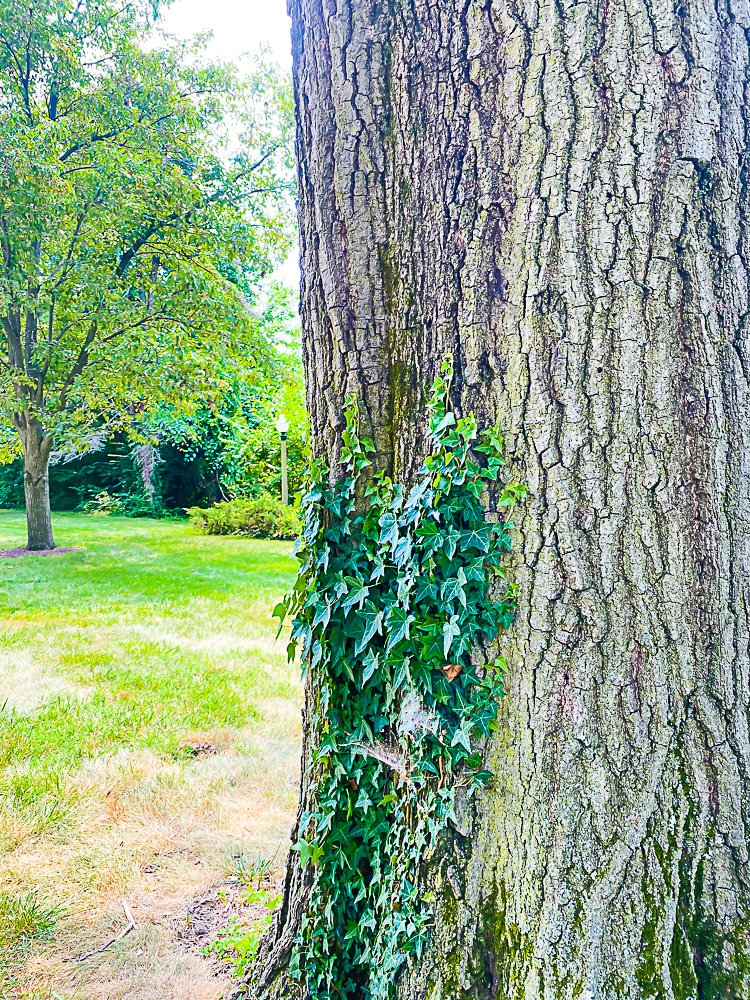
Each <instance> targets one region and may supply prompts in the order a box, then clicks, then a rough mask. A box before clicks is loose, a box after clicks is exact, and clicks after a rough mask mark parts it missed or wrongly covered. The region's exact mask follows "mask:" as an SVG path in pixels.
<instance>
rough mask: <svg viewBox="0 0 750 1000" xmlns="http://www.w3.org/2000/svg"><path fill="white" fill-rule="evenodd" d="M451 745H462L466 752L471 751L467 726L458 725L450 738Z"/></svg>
mask: <svg viewBox="0 0 750 1000" xmlns="http://www.w3.org/2000/svg"><path fill="white" fill-rule="evenodd" d="M451 746H452V747H457V746H462V747H463V748H464V750H465V751H466V752H467V753H471V736H470V730H469V727H468V726H466V727H463V726H459V728H458V729H457V730H456V731H455V733H454V734H453V739H452V740H451Z"/></svg>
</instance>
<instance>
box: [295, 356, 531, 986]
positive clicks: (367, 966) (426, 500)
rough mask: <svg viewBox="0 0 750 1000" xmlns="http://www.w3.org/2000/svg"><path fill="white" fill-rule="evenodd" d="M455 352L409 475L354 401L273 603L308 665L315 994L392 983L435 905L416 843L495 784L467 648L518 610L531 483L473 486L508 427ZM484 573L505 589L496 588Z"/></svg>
mask: <svg viewBox="0 0 750 1000" xmlns="http://www.w3.org/2000/svg"><path fill="white" fill-rule="evenodd" d="M450 370H451V365H450V363H445V364H444V366H443V374H442V376H441V377H440V378H439V379H437V380H436V382H435V385H434V391H433V395H432V398H431V401H430V404H429V406H430V435H431V439H432V442H433V449H432V453H431V454H430V455H429V457H428V458H427V459H426V461H425V463H424V466H423V468H422V470H421V472H420V474H419V476H418V477H417V480H416V483H415V485H414V486H413V488H411V489H410V490H407V489H405V488H404V486H403V485H400V484H398V483H393V482H392V481H391V480H390V479H388V478H387V477H386V476H385V475H384V474H383V473H381V472H374V471H373V459H372V456H373V452H374V449H373V444H372V441H370V440H368V439H366V438H364V439H360V438H359V436H358V432H357V410H356V406H355V405H354V404H350V405H349V406H348V408H347V411H346V430H345V431H344V433H343V450H342V455H341V462H342V465H343V467H344V470H345V473H346V474H345V475H344V477H343V478H341V479H339V480H338V481H336V482H332V481H331V477H330V474H329V471H328V469H327V468H326V467H325V466H324V465H323V464H322V463H318V464H317V465H316V467H315V470H314V476H313V483H312V486H311V488H310V490H309V492H308V493H307V495H306V496H305V497H304V499H303V510H304V517H305V525H304V532H303V536H302V539H301V541H300V543H299V545H298V558H299V560H300V571H299V575H298V578H297V581H296V583H295V586H294V589H293V591H292V593H291V594H290V595H289V596H288V597H287V598H286V600H285V601H284V602H282V604H281V605H279V606H278V608H277V609H276V614H277V615H278V616H279V617H280V618H281V620H282V624H283V621H284V619H285V617H286V616H287V615H292V616H293V617H294V620H293V625H292V634H291V641H290V646H289V653H290V657H293V656H294V655H295V653H296V651H297V648H298V647H300V652H301V657H302V663H303V665H304V669H306V670H307V671H310V672H312V674H313V675H314V676H313V678H312V680H313V691H314V692H315V716H314V719H313V726H314V728H315V732H316V737H317V741H316V750H315V753H314V758H313V760H312V762H311V766H312V782H313V785H312V803H313V804H312V808H311V810H310V811H309V812H308V813H306V814H305V815H303V817H302V819H301V824H300V834H299V840H298V842H297V843H296V844H295V845H294V847H293V849H294V850H297V851H299V854H300V860H301V863H302V865H303V866H307V865H311V866H312V869H311V878H312V886H311V893H310V898H309V904H308V907H307V912H306V914H305V916H304V918H303V922H302V927H301V930H300V933H299V935H298V938H297V941H296V948H295V953H294V957H293V961H292V975H294V976H295V977H297V978H299V979H301V980H302V981H303V983H304V987H305V996H306V997H309V998H310V1000H332V998H334V997H335V998H356V1000H388V998H389V997H391V996H392V993H393V988H394V981H395V977H396V973H397V972H398V970H399V969H400V967H401V966H402V965H403V963H404V962H405V961H406V960H407V959H408V958H409V957H410V956H419V955H420V954H421V953H422V951H423V949H424V947H425V944H426V942H427V939H428V936H429V930H430V925H431V922H432V918H433V899H432V898H431V896H430V894H429V893H428V892H426V891H424V888H423V886H421V885H420V872H421V871H422V867H423V864H422V863H423V862H424V860H425V858H426V857H427V856H428V855H429V854H430V852H431V851H432V850H434V848H435V846H436V844H437V843H438V839H439V836H440V834H441V832H443V831H444V829H445V827H446V825H447V824H448V822H449V821H451V820H454V821H455V819H456V814H455V810H456V793H457V790H458V789H459V788H460V787H463V788H464V790H465V792H466V793H468V794H469V795H471V794H472V793H473V792H474V791H475V790H476V789H478V788H481V787H483V786H485V785H486V784H487V782H488V781H489V779H490V777H491V775H490V773H489V772H488V771H487V770H486V769H485V768H484V763H483V757H482V752H481V748H482V745H483V742H484V741H485V739H486V738H487V736H488V735H489V733H490V732H491V730H492V729H493V726H494V724H495V720H496V716H497V703H498V699H499V698H500V696H501V695H502V692H503V674H504V670H505V662H504V660H503V658H502V657H500V658H499V659H497V660H495V661H494V662H493V663H490V664H484V665H483V666H478V665H477V664H476V663H475V662H474V661H473V658H472V651H473V650H474V651H476V649H477V647H478V646H480V645H486V644H490V643H492V642H493V640H495V639H496V638H497V636H498V634H499V633H500V632H501V631H502V630H504V629H507V628H508V626H509V625H510V623H511V621H512V619H513V615H514V611H515V603H516V588H515V586H514V584H513V583H511V582H509V581H508V580H507V579H506V576H505V569H504V565H503V563H504V561H505V555H506V553H507V552H508V551H509V550H510V548H511V534H510V532H511V528H512V522H511V520H510V517H511V514H512V511H513V508H514V506H515V504H516V503H517V502H518V501H519V500H520V499H521V497H522V496H523V493H524V490H523V487H522V486H520V485H517V484H512V483H511V484H508V485H505V486H504V488H502V490H501V495H500V497H499V500H498V507H499V509H500V510H501V512H502V517H501V518H500V519H499V521H498V522H497V523H488V522H487V521H486V519H485V511H484V505H483V494H484V493H485V490H486V488H487V487H488V486H489V485H491V484H495V483H497V482H498V481H499V480H500V477H501V473H502V469H503V466H504V461H503V455H502V447H503V441H502V436H501V434H500V432H499V431H498V430H497V429H496V428H493V429H489V430H485V431H483V432H481V433H478V431H477V424H476V421H475V419H474V417H473V416H467V417H463V418H461V419H457V418H456V416H455V414H454V413H453V412H452V411H451V409H450V404H449V388H450V386H449V379H450ZM497 581H499V584H497V585H496V586H495V587H494V588H493V589H495V590H498V589H499V590H500V592H501V593H500V596H499V597H498V598H494V597H493V596H492V595H491V593H490V589H491V583H496V582H497Z"/></svg>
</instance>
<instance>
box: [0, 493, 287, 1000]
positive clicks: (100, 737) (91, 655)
mask: <svg viewBox="0 0 750 1000" xmlns="http://www.w3.org/2000/svg"><path fill="white" fill-rule="evenodd" d="M55 528H56V535H57V540H58V542H59V543H60V544H61V545H70V546H82V547H83V549H84V550H83V551H81V552H71V553H68V554H66V555H62V556H59V557H57V558H54V559H50V558H36V557H28V558H25V559H13V560H2V562H0V705H3V703H4V705H3V708H2V710H0V998H3V1000H5V998H6V997H7V998H14V1000H15V998H25V1000H49V998H52V997H55V998H59V1000H62V998H74V997H75V998H76V1000H95V998H101V1000H105V998H106V1000H118V998H125V997H127V998H130V1000H186V998H187V997H190V1000H218V998H219V997H220V996H221V995H222V993H223V991H224V989H225V987H226V983H227V978H226V976H224V975H223V974H222V972H221V970H220V969H218V967H217V965H216V963H214V962H212V961H211V960H210V959H208V958H206V957H203V956H202V955H201V954H200V953H196V952H195V951H194V950H193V951H190V950H188V949H186V948H185V947H184V944H183V943H181V942H180V940H179V935H178V934H176V933H175V927H176V926H178V925H179V924H180V921H181V919H182V918H183V917H184V914H185V912H187V910H188V908H189V905H190V904H191V902H192V901H194V900H195V899H197V898H199V897H200V896H201V894H205V893H210V892H214V893H215V892H216V887H217V886H221V884H222V883H223V882H225V881H226V879H227V859H228V858H241V857H253V858H259V859H264V858H265V859H269V858H272V857H276V858H277V864H278V863H280V862H281V861H282V860H283V852H284V850H285V849H286V846H287V837H288V833H289V830H290V826H291V820H292V817H293V812H294V807H295V804H296V785H297V780H298V775H297V769H298V756H299V741H300V732H299V729H300V722H299V709H300V700H301V699H300V689H299V684H298V678H297V671H296V669H295V668H294V667H289V665H288V664H287V663H286V656H285V644H284V643H283V642H282V641H279V642H278V644H277V643H276V642H275V639H274V635H275V633H274V624H273V622H272V620H271V619H270V608H272V607H273V605H274V604H275V603H276V601H277V599H278V598H279V596H280V595H281V594H283V593H284V592H285V591H286V589H287V588H288V586H289V584H290V582H291V580H292V578H293V575H294V571H295V564H294V561H293V559H292V558H291V546H290V545H289V544H288V543H282V542H259V541H248V540H244V539H232V538H217V537H212V536H202V535H199V534H197V533H196V532H195V531H194V530H193V529H191V528H190V527H189V526H187V525H186V524H183V523H175V522H153V521H133V520H126V519H119V518H104V517H94V516H83V515H58V516H57V517H56V518H55ZM22 540H23V517H22V515H20V514H18V513H16V512H0V549H4V548H12V547H14V546H15V545H18V544H19V543H20V542H22ZM259 863H260V864H263V863H264V862H263V861H262V860H261V861H259ZM265 863H267V862H265ZM219 892H221V889H219ZM123 899H125V900H126V901H127V902H128V903H129V905H130V907H131V909H132V912H133V914H134V916H135V919H136V922H137V928H136V930H135V931H133V932H132V933H130V934H128V935H127V936H126V937H124V938H123V939H122V940H120V941H118V942H117V943H116V944H115V945H113V946H112V947H110V948H108V949H107V950H106V951H103V952H100V953H98V954H96V955H94V956H91V957H90V958H89V959H86V960H85V961H83V962H70V961H65V959H69V958H71V957H72V956H77V955H80V954H82V953H84V952H87V951H90V950H92V949H94V948H96V947H99V946H101V945H103V944H106V943H107V942H108V941H110V940H111V939H112V938H114V937H115V936H116V935H117V933H118V932H119V931H120V930H121V929H122V927H123V925H124V917H123V907H122V900H123ZM6 911H7V912H6Z"/></svg>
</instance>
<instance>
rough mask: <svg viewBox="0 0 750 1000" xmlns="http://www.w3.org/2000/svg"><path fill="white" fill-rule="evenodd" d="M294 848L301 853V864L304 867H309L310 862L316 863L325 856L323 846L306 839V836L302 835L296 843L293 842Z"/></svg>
mask: <svg viewBox="0 0 750 1000" xmlns="http://www.w3.org/2000/svg"><path fill="white" fill-rule="evenodd" d="M292 850H293V851H297V852H298V853H299V860H300V864H301V865H302V867H303V868H307V866H308V865H309V864H313V865H316V864H317V863H318V861H320V859H321V858H322V857H323V848H322V847H319V846H318V845H317V844H314V843H311V842H310V841H309V840H305V838H304V837H300V839H299V840H298V841H297V843H296V844H292Z"/></svg>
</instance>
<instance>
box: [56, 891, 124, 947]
mask: <svg viewBox="0 0 750 1000" xmlns="http://www.w3.org/2000/svg"><path fill="white" fill-rule="evenodd" d="M122 908H123V910H124V912H125V919H126V920H127V925H126V926H125V927H123V929H122V930H121V931H120V933H119V934H118V935H116V937H113V938H112V940H111V941H107V943H106V944H103V945H101V947H99V948H92V949H91V951H84V952H83V954H82V955H70V956H68V957H67V958H64V959H63V962H83V961H85V960H86V959H87V958H91V957H92V955H100V954H101V953H102V952H103V951H106V950H107V948H111V947H112V945H113V944H117V942H118V941H122V939H123V938H124V937H125V935H126V934H130V932H131V931H134V930H135V929H136V927H137V926H138V925H137V924H136V922H135V917H134V916H133V911H132V910H131V909H130V906H129V904H128V901H127V900H126V899H123V900H122Z"/></svg>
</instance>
